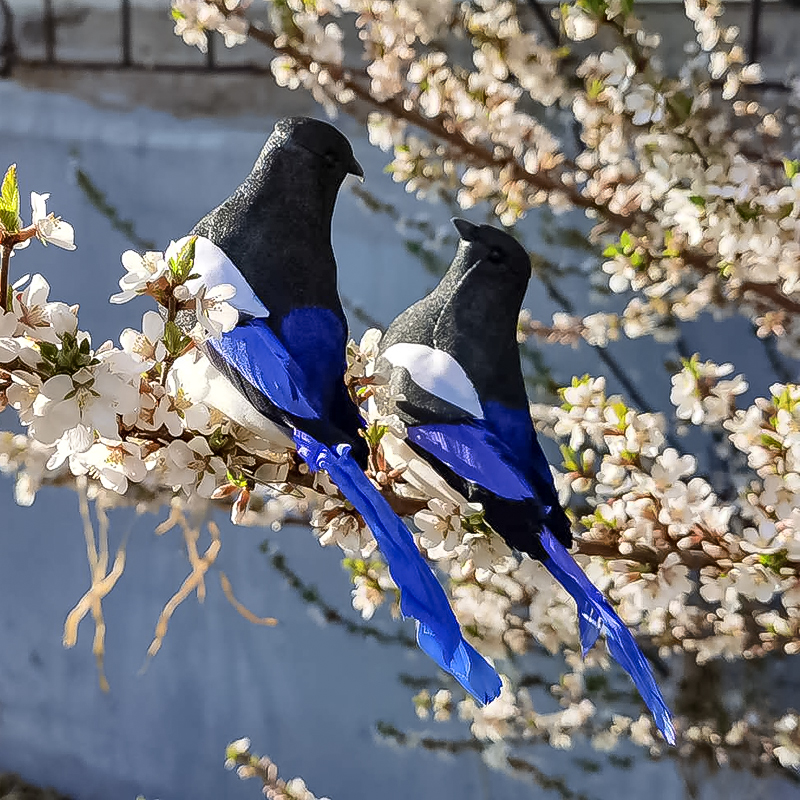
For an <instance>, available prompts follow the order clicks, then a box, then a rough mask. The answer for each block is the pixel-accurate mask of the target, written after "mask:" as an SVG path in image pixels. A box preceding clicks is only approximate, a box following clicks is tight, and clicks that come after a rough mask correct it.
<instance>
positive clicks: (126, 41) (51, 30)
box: [0, 0, 269, 77]
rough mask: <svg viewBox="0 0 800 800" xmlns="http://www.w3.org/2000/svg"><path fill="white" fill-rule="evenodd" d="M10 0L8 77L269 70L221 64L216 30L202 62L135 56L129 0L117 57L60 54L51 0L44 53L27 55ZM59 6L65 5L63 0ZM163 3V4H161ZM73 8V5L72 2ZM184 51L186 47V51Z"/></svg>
mask: <svg viewBox="0 0 800 800" xmlns="http://www.w3.org/2000/svg"><path fill="white" fill-rule="evenodd" d="M11 2H12V0H0V32H1V33H0V77H9V76H10V75H12V74H13V71H14V69H15V68H16V67H21V66H25V67H37V68H44V69H53V68H68V69H79V70H120V71H141V72H198V71H200V72H206V71H213V72H257V73H262V72H266V71H268V70H269V67H268V65H266V64H265V65H259V64H253V63H247V64H221V63H219V61H218V58H217V45H218V41H219V36H218V34H214V33H212V34H211V35H209V36H208V51H207V52H206V54H205V61H204V63H197V62H189V61H187V62H186V63H181V62H172V61H169V62H164V63H159V62H157V61H156V62H153V61H150V60H148V61H143V60H138V59H137V58H136V54H135V51H134V25H135V20H134V17H135V11H136V10H135V8H134V4H133V2H132V0H119V3H118V11H117V16H118V19H119V57H118V58H117V59H114V60H105V61H103V60H82V59H74V58H63V57H62V56H61V55H60V53H59V46H58V44H59V43H58V38H59V37H58V34H59V26H60V25H61V24H62V18H61V17H59V15H58V13H57V9H56V6H57V5H58V3H57V2H55V0H41V4H42V11H41V15H40V17H39V19H40V24H41V29H42V32H43V39H44V57H43V58H42V57H39V58H31V57H29V56H27V55H26V54H25V53H23V52H22V50H21V48H20V45H19V38H18V31H17V25H18V20H17V18H16V15H15V14H14V12H13V10H12V7H11ZM61 5H62V6H64V7H65V8H66V7H67V4H66V3H62V4H61ZM165 5H166V4H165ZM73 8H74V6H73ZM187 52H188V51H187Z"/></svg>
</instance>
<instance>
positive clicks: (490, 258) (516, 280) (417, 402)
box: [379, 219, 675, 743]
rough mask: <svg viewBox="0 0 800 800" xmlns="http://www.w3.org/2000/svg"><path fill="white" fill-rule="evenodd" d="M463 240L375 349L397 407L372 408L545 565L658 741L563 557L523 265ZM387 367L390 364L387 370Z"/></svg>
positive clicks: (620, 637)
mask: <svg viewBox="0 0 800 800" xmlns="http://www.w3.org/2000/svg"><path fill="white" fill-rule="evenodd" d="M453 224H454V225H455V227H456V229H457V230H458V233H459V235H460V242H459V245H458V250H457V252H456V255H455V258H454V260H453V262H452V264H451V265H450V267H449V269H448V270H447V273H446V274H445V276H444V277H443V278H442V280H441V282H440V283H439V285H438V286H437V287H436V288H435V289H434V290H433V291H432V292H431V293H430V294H429V295H428V296H427V297H425V298H423V299H422V300H420V301H419V302H417V303H415V304H414V305H413V306H411V307H410V308H409V309H407V310H406V311H404V312H403V313H402V314H400V316H398V317H397V319H396V320H395V321H394V322H393V323H392V324H391V325H390V326H389V328H388V329H387V331H386V334H385V335H384V337H383V339H382V340H381V353H380V358H382V359H385V361H386V362H388V364H389V365H390V379H389V384H390V387H389V388H390V390H391V391H390V392H389V393H387V395H386V396H388V397H392V398H395V399H394V400H390V401H388V404H387V405H386V406H385V407H384V408H381V409H379V410H380V411H381V412H382V413H385V414H389V413H396V414H398V416H399V417H400V419H401V420H402V421H403V422H404V423H405V424H406V426H407V437H408V442H409V444H410V445H411V447H412V448H413V449H414V450H415V451H416V453H417V454H418V455H420V456H421V457H422V458H423V459H425V461H427V463H428V464H430V465H431V466H432V467H433V468H434V469H435V470H436V471H437V472H438V473H439V474H440V475H441V476H442V477H443V478H444V479H445V480H446V481H447V483H448V484H449V485H450V486H451V487H452V488H454V489H456V491H458V492H459V493H460V494H462V495H463V496H464V497H466V498H467V499H468V500H470V501H475V502H480V503H481V504H482V505H483V508H484V511H485V519H486V521H487V522H488V523H489V524H490V525H491V527H492V528H493V529H494V530H495V531H496V532H497V533H498V534H499V535H500V536H501V537H502V538H503V539H504V540H505V541H506V542H507V543H508V544H509V545H510V546H511V547H513V548H515V549H517V550H519V551H522V552H524V553H528V554H529V555H531V556H533V557H534V558H537V559H539V560H541V561H542V563H543V564H544V565H545V567H546V568H547V569H548V570H549V571H550V572H551V573H552V575H553V576H554V577H555V578H556V580H558V581H559V582H560V583H561V584H562V586H563V587H564V588H565V589H566V590H567V591H568V592H569V594H570V595H571V596H572V597H573V598H574V599H575V602H576V603H577V606H578V612H579V623H580V624H579V628H580V635H581V642H582V645H583V649H584V654H585V653H586V652H587V651H588V650H589V648H590V647H592V645H593V644H594V643H595V641H596V640H597V637H598V635H599V633H600V631H601V630H603V629H605V631H606V641H607V644H608V648H609V651H610V652H611V654H612V655H613V656H614V657H615V658H616V660H617V661H619V663H620V664H621V665H622V666H623V667H624V668H625V669H626V670H627V672H628V673H629V674H630V675H631V677H632V678H633V680H634V682H635V684H636V686H637V688H638V689H639V691H640V693H641V694H642V697H643V698H644V700H645V702H646V703H647V705H648V707H649V708H650V710H651V712H652V713H653V716H654V718H655V720H656V723H657V725H658V727H659V729H660V730H661V732H662V733H663V735H664V737H665V738H666V739H667V741H669V742H670V743H674V741H675V733H674V729H673V726H672V721H671V717H670V713H669V710H668V708H667V706H666V704H665V702H664V699H663V698H662V696H661V693H660V692H659V690H658V687H657V686H656V683H655V679H654V677H653V673H652V671H651V669H650V666H649V664H648V663H647V660H646V659H645V657H644V655H643V654H642V652H641V651H640V649H639V647H638V646H637V644H636V642H635V640H634V638H633V636H632V635H631V633H630V632H629V631H628V629H627V628H626V626H625V624H624V623H623V622H622V620H621V619H620V618H619V617H618V616H617V614H616V613H615V612H614V610H613V609H612V608H611V606H610V605H609V603H608V601H607V600H606V599H605V598H604V597H603V595H602V594H601V593H600V592H599V591H598V590H597V588H596V587H595V586H594V585H593V584H592V583H591V582H590V581H589V579H588V578H587V577H586V575H585V574H584V572H583V571H582V570H581V568H580V567H579V566H578V564H577V563H576V562H575V560H574V559H573V558H572V556H570V554H569V552H568V551H567V548H568V547H569V546H570V545H571V544H572V532H571V529H570V523H569V520H568V518H567V516H566V514H565V513H564V511H563V509H562V508H561V505H560V504H559V501H558V494H557V491H556V487H555V484H554V482H553V477H552V474H551V472H550V466H549V464H548V461H547V458H546V456H545V454H544V452H543V451H542V448H541V446H540V444H539V442H538V439H537V436H536V432H535V430H534V427H533V423H532V421H531V416H530V411H529V403H528V397H527V394H526V391H525V384H524V381H523V376H522V369H521V364H520V355H519V346H518V344H517V338H516V329H517V320H518V317H519V312H520V309H521V306H522V301H523V298H524V295H525V292H526V290H527V287H528V282H529V280H530V275H531V269H530V259H529V257H528V254H527V252H526V251H525V249H524V248H523V247H522V246H521V245H520V244H519V243H518V242H517V241H516V240H515V239H513V238H512V237H511V236H509V235H508V234H507V233H505V232H503V231H501V230H498V229H497V228H493V227H491V226H489V225H474V224H473V223H471V222H468V221H466V220H463V219H455V220H453ZM384 366H386V363H385V362H384Z"/></svg>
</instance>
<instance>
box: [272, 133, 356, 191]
mask: <svg viewBox="0 0 800 800" xmlns="http://www.w3.org/2000/svg"><path fill="white" fill-rule="evenodd" d="M275 147H281V148H282V149H285V150H289V151H291V150H294V149H295V148H297V149H298V150H301V151H305V153H304V154H306V155H307V154H310V155H311V156H312V158H314V159H315V160H317V159H318V166H319V167H321V168H322V169H324V170H326V171H329V172H330V174H331V176H332V177H337V178H338V179H339V180H340V181H341V180H343V179H344V176H345V175H348V174H349V175H356V176H357V177H359V178H363V177H364V170H363V169H362V168H361V164H359V163H358V161H356V157H355V156H354V155H353V148H352V147H351V145H350V142H349V141H348V140H347V137H346V136H345V135H344V134H343V133H341V131H339V130H337V129H336V128H334V127H333V125H329V124H328V123H327V122H322V121H321V120H318V119H310V118H309V117H287V118H285V119H282V120H279V121H278V122H277V123H276V125H275V129H274V130H273V132H272V135H271V136H270V137H269V140H268V141H267V144H266V146H265V148H264V150H265V151H268V150H270V149H274V148H275Z"/></svg>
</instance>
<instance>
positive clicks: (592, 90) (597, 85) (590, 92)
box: [586, 78, 606, 100]
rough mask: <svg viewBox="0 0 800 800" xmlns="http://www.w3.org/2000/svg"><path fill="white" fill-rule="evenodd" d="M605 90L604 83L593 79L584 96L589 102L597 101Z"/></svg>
mask: <svg viewBox="0 0 800 800" xmlns="http://www.w3.org/2000/svg"><path fill="white" fill-rule="evenodd" d="M605 88H606V85H605V83H603V81H601V80H600V79H599V78H593V79H592V80H591V81H589V85H588V86H587V87H586V94H587V96H588V98H589V99H590V100H597V98H598V97H600V95H601V94H602V93H603V89H605Z"/></svg>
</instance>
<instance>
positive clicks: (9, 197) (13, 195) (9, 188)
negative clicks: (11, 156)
mask: <svg viewBox="0 0 800 800" xmlns="http://www.w3.org/2000/svg"><path fill="white" fill-rule="evenodd" d="M0 206H2V207H3V209H4V210H5V211H13V212H14V214H16V215H17V216H19V184H18V183H17V165H16V164H12V165H11V166H10V167H9V168H8V170H6V174H5V177H4V178H3V185H2V187H0Z"/></svg>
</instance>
